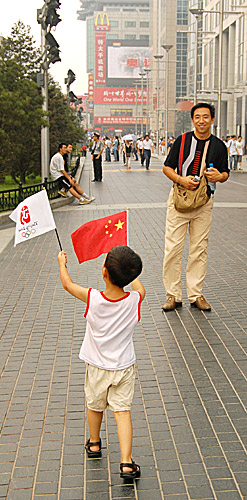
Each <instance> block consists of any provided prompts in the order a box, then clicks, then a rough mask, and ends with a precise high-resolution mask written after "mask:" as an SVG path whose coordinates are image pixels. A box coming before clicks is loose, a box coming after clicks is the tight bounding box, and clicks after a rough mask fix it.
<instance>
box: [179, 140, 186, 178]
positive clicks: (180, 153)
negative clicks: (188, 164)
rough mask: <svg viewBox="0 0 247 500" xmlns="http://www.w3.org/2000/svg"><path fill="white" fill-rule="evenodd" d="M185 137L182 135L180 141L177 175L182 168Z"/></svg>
mask: <svg viewBox="0 0 247 500" xmlns="http://www.w3.org/2000/svg"><path fill="white" fill-rule="evenodd" d="M185 137H186V132H184V134H182V139H181V145H180V151H179V175H181V174H182V166H183V159H184V143H185Z"/></svg>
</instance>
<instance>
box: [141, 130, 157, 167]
mask: <svg viewBox="0 0 247 500" xmlns="http://www.w3.org/2000/svg"><path fill="white" fill-rule="evenodd" d="M151 151H152V153H153V152H154V144H153V141H152V140H151V139H149V135H148V134H147V135H145V138H144V141H143V142H142V154H143V156H144V159H145V160H146V170H149V165H150V158H151Z"/></svg>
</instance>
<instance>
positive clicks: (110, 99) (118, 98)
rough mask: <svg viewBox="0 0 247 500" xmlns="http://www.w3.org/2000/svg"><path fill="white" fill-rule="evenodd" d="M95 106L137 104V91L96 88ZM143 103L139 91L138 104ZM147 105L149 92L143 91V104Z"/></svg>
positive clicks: (138, 91) (139, 91) (138, 90)
mask: <svg viewBox="0 0 247 500" xmlns="http://www.w3.org/2000/svg"><path fill="white" fill-rule="evenodd" d="M94 102H95V104H135V103H136V89H134V88H133V89H131V88H118V87H107V88H104V87H98V88H97V87H96V88H95V89H94ZM141 102H142V91H141V89H137V104H141ZM146 103H147V92H146V89H144V90H143V104H146Z"/></svg>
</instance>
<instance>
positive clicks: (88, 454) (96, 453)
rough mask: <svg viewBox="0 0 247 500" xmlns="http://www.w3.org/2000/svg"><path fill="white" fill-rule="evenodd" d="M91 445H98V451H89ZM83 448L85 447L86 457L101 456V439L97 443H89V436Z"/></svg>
mask: <svg viewBox="0 0 247 500" xmlns="http://www.w3.org/2000/svg"><path fill="white" fill-rule="evenodd" d="M91 446H99V450H98V451H91ZM85 449H86V452H87V456H88V458H99V457H101V439H100V440H99V441H98V442H97V443H91V442H90V438H89V439H88V440H87V442H86V444H85Z"/></svg>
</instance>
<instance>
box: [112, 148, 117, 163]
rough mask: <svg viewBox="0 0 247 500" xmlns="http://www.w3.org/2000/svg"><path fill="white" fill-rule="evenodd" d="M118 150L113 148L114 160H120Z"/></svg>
mask: <svg viewBox="0 0 247 500" xmlns="http://www.w3.org/2000/svg"><path fill="white" fill-rule="evenodd" d="M117 153H118V151H117V149H113V154H114V161H118V154H117Z"/></svg>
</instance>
